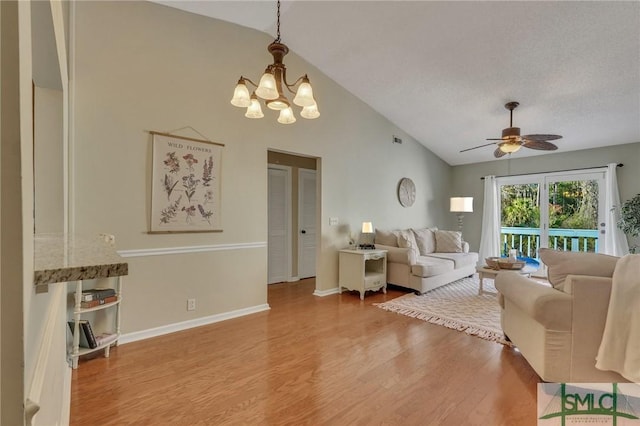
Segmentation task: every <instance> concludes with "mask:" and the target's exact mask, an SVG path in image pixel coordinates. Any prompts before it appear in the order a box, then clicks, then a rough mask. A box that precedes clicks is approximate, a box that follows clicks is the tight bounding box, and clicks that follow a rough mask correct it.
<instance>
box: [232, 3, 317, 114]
mask: <svg viewBox="0 0 640 426" xmlns="http://www.w3.org/2000/svg"><path fill="white" fill-rule="evenodd" d="M277 7H278V14H277V16H278V19H277V28H278V36H277V38H276V39H275V40H274V41H273V43H271V44H270V45H269V46H268V47H267V50H268V51H269V53H271V55H272V56H273V63H272V64H271V65H268V66H267V68H266V69H265V71H264V74H263V75H262V77H261V78H260V82H259V83H258V84H255V83H254V82H253V81H251V80H249V79H248V78H246V77H244V76H240V79H239V80H238V83H237V84H236V88H235V90H234V91H233V98H232V99H231V105H233V106H236V107H238V108H247V112H246V113H245V115H244V116H245V117H247V118H262V117H264V114H263V113H262V107H261V105H260V101H259V99H262V100H263V101H264V102H265V104H266V106H267V107H268V108H269V109H272V110H274V111H280V115H279V116H278V123H281V124H292V123H295V122H296V117H295V115H293V109H291V104H290V103H289V100H288V99H287V97H286V96H285V95H284V88H286V89H287V90H288V91H289V92H291V93H292V94H295V97H294V98H293V103H294V104H295V105H298V106H300V107H302V112H301V113H300V116H301V117H302V118H306V119H309V120H312V119H314V118H318V117H320V112H319V111H318V104H317V103H316V100H315V98H314V97H313V88H312V87H311V83H310V82H309V77H307V75H306V74H305V75H303V76H302V77H299V78H298V79H297V80H296V81H295V82H293V83H292V84H289V83H287V67H285V65H284V63H283V61H282V60H283V58H284V57H285V55H286V54H287V53H289V48H288V47H287V46H286V45H285V44H284V43H281V42H280V0H278V2H277ZM247 83H249V84H251V85H252V86H254V87H255V88H256V90H255V91H254V92H253V93H252V94H250V93H249V88H248V87H247ZM296 88H297V91H295V92H294V90H293V89H296Z"/></svg>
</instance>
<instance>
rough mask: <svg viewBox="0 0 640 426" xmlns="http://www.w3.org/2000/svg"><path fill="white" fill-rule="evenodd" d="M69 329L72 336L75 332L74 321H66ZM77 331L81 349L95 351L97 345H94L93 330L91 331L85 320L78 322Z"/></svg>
mask: <svg viewBox="0 0 640 426" xmlns="http://www.w3.org/2000/svg"><path fill="white" fill-rule="evenodd" d="M67 324H69V328H70V329H71V334H72V335H73V333H74V331H75V326H76V325H75V321H68V322H67ZM78 330H79V332H80V340H79V346H80V347H82V348H89V349H95V348H96V347H97V346H98V344H97V343H96V338H95V336H94V335H93V330H92V329H91V324H89V321H87V320H80V321H78Z"/></svg>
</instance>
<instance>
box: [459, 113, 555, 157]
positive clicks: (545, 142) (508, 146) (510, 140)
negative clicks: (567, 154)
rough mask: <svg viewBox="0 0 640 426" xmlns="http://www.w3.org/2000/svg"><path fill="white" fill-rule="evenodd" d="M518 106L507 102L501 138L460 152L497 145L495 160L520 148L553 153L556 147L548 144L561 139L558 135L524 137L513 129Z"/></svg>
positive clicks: (515, 128) (518, 129)
mask: <svg viewBox="0 0 640 426" xmlns="http://www.w3.org/2000/svg"><path fill="white" fill-rule="evenodd" d="M518 105H520V103H519V102H515V101H513V102H507V103H506V104H505V105H504V107H505V108H506V109H508V110H509V127H507V128H506V129H503V130H502V137H501V138H497V139H487V140H488V141H499V142H494V143H488V144H484V145H479V146H476V147H473V148H468V149H463V150H462V151H460V152H466V151H471V150H472V149H476V148H482V147H484V146H489V145H494V144H497V145H498V148H496V150H495V151H494V153H493V155H494V157H496V158H500V157H503V156H504V155H505V154H513V153H514V152H517V151H519V150H520V148H522V147H525V148H530V149H536V150H541V151H555V150H556V149H558V147H557V146H556V145H555V144H552V143H551V142H549V141H550V140H556V139H561V138H562V136H560V135H525V136H520V127H513V110H514V109H516V108H517V107H518Z"/></svg>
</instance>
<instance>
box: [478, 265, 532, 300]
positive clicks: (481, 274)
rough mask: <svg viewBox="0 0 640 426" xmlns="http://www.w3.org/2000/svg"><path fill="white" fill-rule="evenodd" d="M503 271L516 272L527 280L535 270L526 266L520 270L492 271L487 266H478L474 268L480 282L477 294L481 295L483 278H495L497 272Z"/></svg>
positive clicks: (503, 270) (502, 270)
mask: <svg viewBox="0 0 640 426" xmlns="http://www.w3.org/2000/svg"><path fill="white" fill-rule="evenodd" d="M505 271H512V272H517V273H519V274H520V275H525V276H526V277H527V278H531V274H532V273H533V272H535V271H537V268H534V267H532V266H526V265H525V267H524V268H522V269H515V270H514V269H493V268H489V267H488V266H486V265H485V266H478V267H476V272H477V273H478V279H479V281H480V285H479V288H478V294H482V292H483V291H484V290H483V285H484V279H485V278H495V277H496V275H498V272H505Z"/></svg>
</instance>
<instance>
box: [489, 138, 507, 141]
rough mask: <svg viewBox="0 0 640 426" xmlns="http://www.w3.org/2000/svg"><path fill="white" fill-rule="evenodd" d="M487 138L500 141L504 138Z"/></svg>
mask: <svg viewBox="0 0 640 426" xmlns="http://www.w3.org/2000/svg"><path fill="white" fill-rule="evenodd" d="M487 140H488V141H502V140H504V139H502V138H491V139H489V138H488V139H487Z"/></svg>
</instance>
